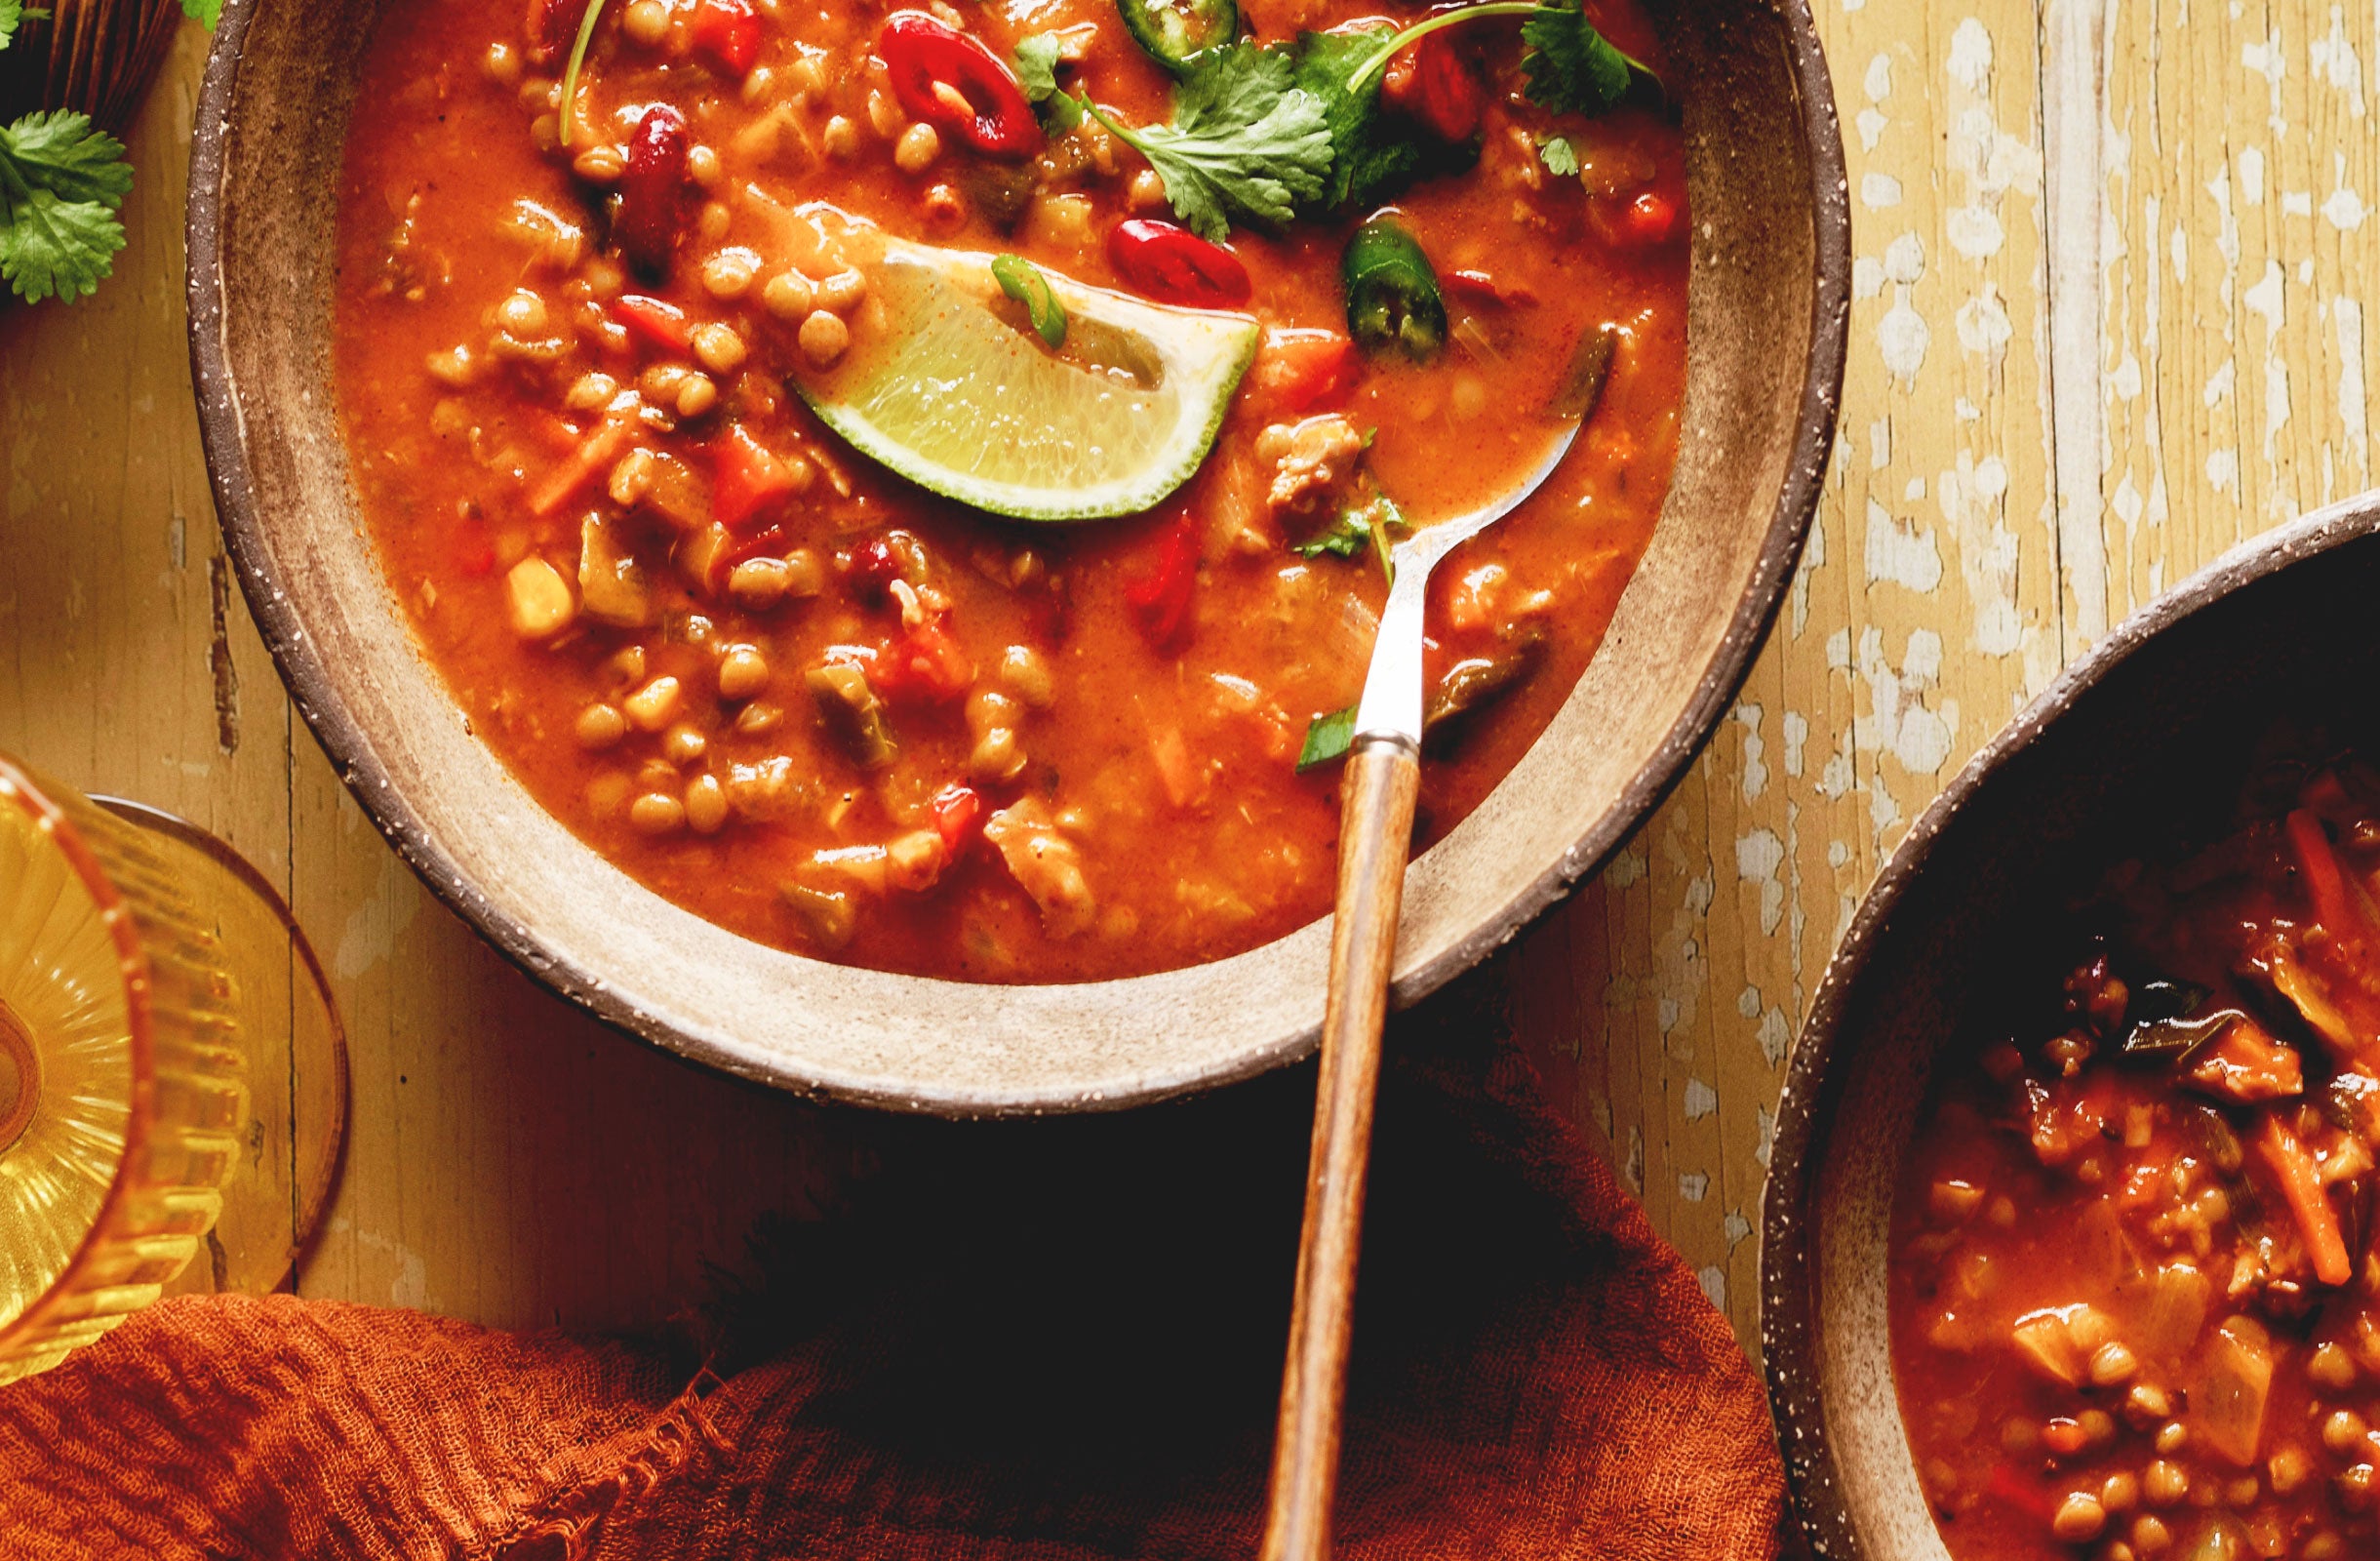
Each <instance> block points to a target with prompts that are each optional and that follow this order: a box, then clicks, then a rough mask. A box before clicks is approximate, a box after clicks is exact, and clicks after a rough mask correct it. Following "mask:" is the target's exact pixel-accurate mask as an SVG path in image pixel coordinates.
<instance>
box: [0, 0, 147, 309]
mask: <svg viewBox="0 0 2380 1561" xmlns="http://www.w3.org/2000/svg"><path fill="white" fill-rule="evenodd" d="M20 14H21V13H20ZM132 184H133V171H132V169H131V167H130V166H128V165H127V164H126V163H125V161H124V145H123V143H122V142H121V141H119V140H116V139H115V138H114V137H113V136H109V135H107V134H105V133H104V132H101V131H98V130H95V129H93V128H92V125H91V119H90V117H89V116H88V115H85V114H76V113H67V112H65V111H63V110H59V111H55V112H51V113H38V114H27V115H25V116H24V117H23V118H22V119H20V120H18V121H17V122H16V123H15V124H13V125H0V278H5V279H6V280H7V281H8V283H9V285H10V286H11V287H12V288H14V289H15V290H16V292H17V294H18V296H19V297H20V298H22V299H23V300H25V301H26V302H28V303H38V302H40V301H41V300H43V299H46V298H50V297H53V296H55V297H58V298H61V299H64V300H68V301H72V300H75V299H79V298H82V297H84V296H85V295H87V294H89V293H90V292H92V291H93V290H94V289H96V288H97V287H98V286H99V281H100V279H101V278H103V277H105V276H106V275H107V273H108V271H109V270H110V269H111V268H112V267H113V265H114V264H115V255H116V252H117V251H118V250H121V249H122V248H123V247H124V224H123V223H122V222H121V221H119V220H117V218H116V208H117V207H119V206H121V205H122V204H123V203H124V196H125V192H126V191H128V190H130V189H131V188H132Z"/></svg>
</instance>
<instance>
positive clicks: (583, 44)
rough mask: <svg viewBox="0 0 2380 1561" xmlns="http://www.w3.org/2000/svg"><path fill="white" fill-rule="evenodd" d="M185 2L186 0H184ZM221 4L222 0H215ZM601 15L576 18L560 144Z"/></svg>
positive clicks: (591, 3)
mask: <svg viewBox="0 0 2380 1561" xmlns="http://www.w3.org/2000/svg"><path fill="white" fill-rule="evenodd" d="M184 3H185V4H187V3H188V0H184ZM215 3H217V4H218V5H219V4H221V3H222V0H215ZM602 17H603V0H587V9H586V15H584V16H582V17H580V18H579V19H578V36H577V37H576V38H575V39H573V40H572V42H571V62H570V63H569V64H568V65H566V66H564V67H563V71H562V124H561V137H562V144H563V145H565V146H568V145H569V144H570V143H571V129H572V127H573V126H575V125H576V124H577V123H578V67H579V66H581V65H583V64H585V63H586V59H587V45H589V44H591V43H593V42H594V41H595V23H596V22H597V21H598V20H601V19H602Z"/></svg>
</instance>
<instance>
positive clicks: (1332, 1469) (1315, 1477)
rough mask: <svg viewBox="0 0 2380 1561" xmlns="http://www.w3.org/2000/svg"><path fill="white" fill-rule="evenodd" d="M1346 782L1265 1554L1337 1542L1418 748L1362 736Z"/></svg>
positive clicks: (1311, 1553) (1296, 1554) (1295, 1555)
mask: <svg viewBox="0 0 2380 1561" xmlns="http://www.w3.org/2000/svg"><path fill="white" fill-rule="evenodd" d="M1343 783H1344V786H1345V789H1346V795H1345V801H1344V802H1343V803H1342V805H1341V809H1340V814H1339V877H1338V904H1337V908H1336V910H1335V912H1334V913H1333V915H1332V917H1331V922H1330V999H1329V1005H1328V1006H1327V1007H1326V1008H1325V1009H1324V1011H1323V1041H1322V1047H1323V1061H1322V1076H1321V1079H1320V1080H1319V1082H1318V1083H1317V1084H1316V1087H1315V1101H1314V1154H1313V1158H1312V1160H1311V1161H1310V1162H1309V1163H1308V1165H1307V1168H1306V1220H1305V1231H1304V1234H1303V1236H1302V1237H1301V1238H1300V1240H1299V1242H1298V1257H1297V1301H1296V1303H1295V1305H1294V1306H1293V1308H1292V1309H1291V1310H1290V1313H1289V1366H1288V1368H1287V1369H1286V1370H1285V1371H1284V1372H1283V1374H1282V1379H1281V1425H1280V1429H1279V1431H1278V1433H1277V1435H1276V1439H1275V1441H1274V1444H1273V1490H1272V1499H1271V1510H1270V1512H1269V1513H1268V1515H1267V1516H1266V1519H1265V1529H1264V1551H1263V1555H1264V1561H1322V1558H1323V1557H1325V1556H1327V1555H1329V1552H1330V1501H1331V1497H1332V1494H1333V1493H1334V1491H1335V1490H1336V1488H1337V1485H1338V1460H1339V1409H1340V1400H1341V1397H1342V1395H1343V1393H1344V1390H1345V1387H1346V1382H1347V1342H1348V1338H1349V1333H1350V1329H1351V1326H1352V1323H1353V1319H1354V1313H1355V1261H1356V1251H1357V1247H1358V1245H1359V1239H1360V1237H1361V1236H1362V1234H1363V1224H1364V1173H1365V1168H1366V1166H1367V1165H1368V1162H1369V1160H1370V1157H1371V1105H1372V1096H1373V1092H1374V1090H1375V1088H1376V1087H1377V1085H1378V1083H1379V1078H1380V1026H1381V1023H1382V1021H1385V1020H1386V1019H1387V1017H1388V977H1389V970H1390V966H1391V961H1392V958H1393V956H1394V955H1395V953H1396V950H1397V913H1398V910H1399V908H1400V907H1401V905H1402V903H1403V901H1404V899H1405V865H1406V859H1407V857H1408V853H1409V852H1410V850H1411V848H1412V840H1413V803H1414V799H1415V797H1416V796H1417V795H1418V793H1419V790H1420V785H1421V760H1420V755H1419V753H1418V752H1417V751H1416V750H1415V748H1414V746H1413V744H1412V743H1411V742H1409V741H1408V740H1401V739H1394V738H1363V739H1359V740H1357V744H1356V747H1355V750H1354V751H1353V752H1352V753H1350V754H1349V755H1348V756H1347V774H1346V779H1345V781H1344V782H1343Z"/></svg>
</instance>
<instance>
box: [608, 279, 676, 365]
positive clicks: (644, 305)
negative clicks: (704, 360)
mask: <svg viewBox="0 0 2380 1561" xmlns="http://www.w3.org/2000/svg"><path fill="white" fill-rule="evenodd" d="M612 318H614V319H615V320H617V321H618V322H619V323H620V324H621V325H624V326H626V327H627V328H628V334H629V335H630V336H633V337H637V338H639V339H640V340H644V341H645V342H647V343H648V344H650V345H653V346H656V347H659V348H660V349H661V350H662V351H664V352H684V351H685V350H686V311H685V310H684V309H681V308H679V307H678V306H677V305H676V304H675V303H668V302H664V301H662V300H659V299H656V298H648V297H647V296H646V295H644V294H642V293H623V294H621V295H620V296H619V297H618V298H616V299H614V300H612Z"/></svg>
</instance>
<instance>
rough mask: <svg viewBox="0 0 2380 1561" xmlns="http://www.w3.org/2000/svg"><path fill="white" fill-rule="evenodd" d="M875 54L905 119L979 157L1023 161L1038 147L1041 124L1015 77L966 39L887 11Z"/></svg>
mask: <svg viewBox="0 0 2380 1561" xmlns="http://www.w3.org/2000/svg"><path fill="white" fill-rule="evenodd" d="M876 53H877V56H878V58H880V59H882V60H884V62H885V65H886V67H887V68H888V69H889V70H891V72H892V73H893V96H894V97H895V98H898V99H899V100H900V105H901V107H903V108H905V109H907V110H908V112H909V116H910V117H911V118H912V119H922V120H924V121H925V122H926V123H928V124H930V125H933V126H937V127H938V128H940V129H942V130H945V131H948V132H950V133H951V134H952V135H954V136H957V137H958V138H959V139H960V140H963V141H965V142H967V144H968V145H970V146H972V147H973V148H974V149H975V150H976V151H979V152H981V153H982V154H983V155H984V156H986V157H1003V158H1010V159H1016V158H1022V157H1028V156H1030V155H1032V153H1033V150H1034V148H1036V147H1037V146H1039V145H1040V144H1041V139H1042V131H1041V121H1040V120H1039V119H1037V118H1036V117H1034V113H1033V104H1032V103H1031V102H1030V101H1028V100H1026V98H1025V90H1024V87H1023V85H1022V84H1021V83H1019V82H1018V81H1017V79H1016V73H1015V72H1014V71H1012V70H1011V69H1010V68H1009V67H1008V66H1007V65H1006V64H1005V63H1003V62H1002V60H1001V59H1000V57H999V56H997V55H995V54H993V53H992V52H991V51H990V50H989V49H986V48H984V47H983V45H981V44H979V43H977V42H976V41H975V40H974V39H972V38H971V37H969V36H968V35H967V34H966V33H963V32H961V31H959V30H958V29H957V28H955V27H948V26H944V25H943V24H942V23H941V22H940V21H938V20H935V19H933V18H932V17H930V16H928V15H927V14H926V13H925V12H923V11H895V12H894V13H893V15H892V16H891V17H889V18H887V19H886V20H885V25H884V31H883V32H881V33H879V34H877V38H876ZM936 88H941V89H943V91H939V92H937V91H936V90H935V89H936ZM946 94H947V95H948V96H946ZM954 98H955V99H957V100H960V101H954V100H953V99H954ZM962 104H963V105H962Z"/></svg>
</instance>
